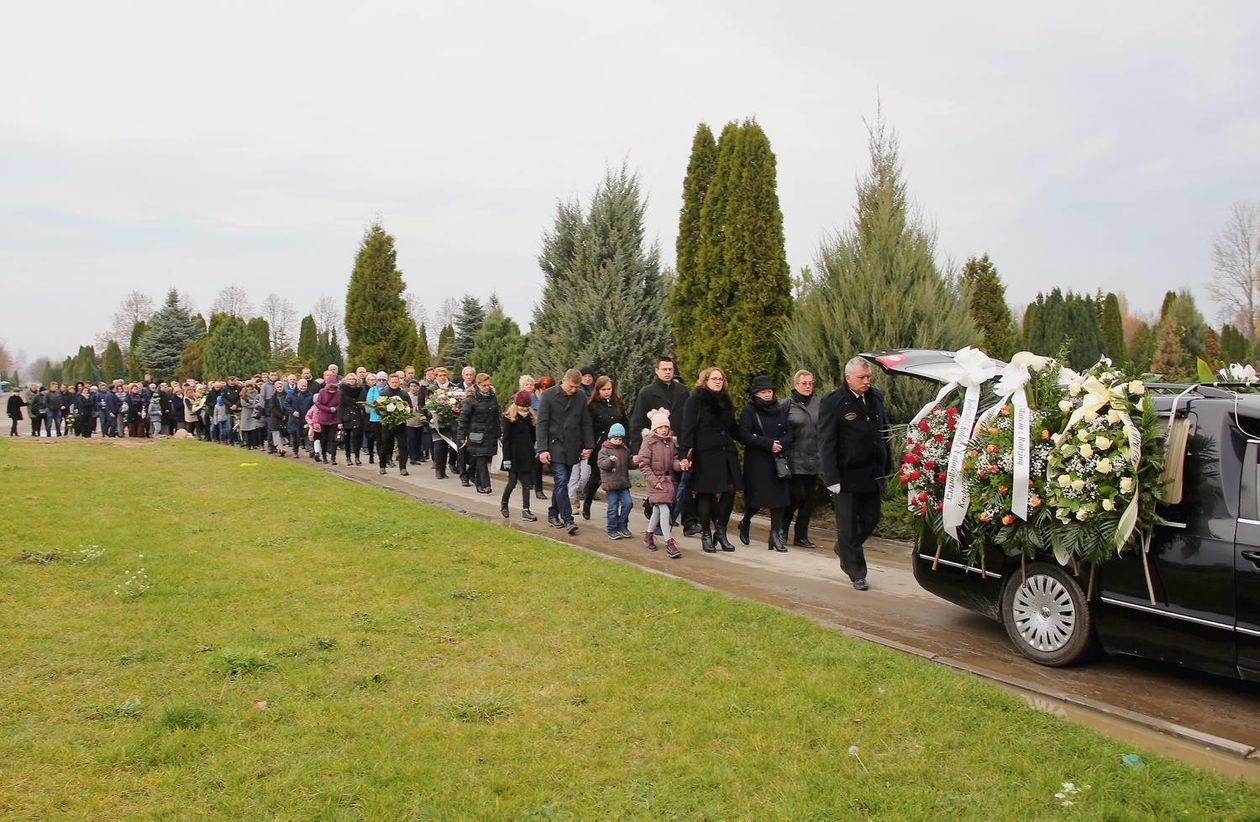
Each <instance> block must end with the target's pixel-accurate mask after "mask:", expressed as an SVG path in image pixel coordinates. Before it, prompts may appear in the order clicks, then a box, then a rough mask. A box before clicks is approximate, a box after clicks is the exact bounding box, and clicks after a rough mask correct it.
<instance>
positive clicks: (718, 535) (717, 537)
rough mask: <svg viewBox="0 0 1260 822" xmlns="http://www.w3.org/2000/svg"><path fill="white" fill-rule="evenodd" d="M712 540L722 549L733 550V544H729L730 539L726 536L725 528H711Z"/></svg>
mask: <svg viewBox="0 0 1260 822" xmlns="http://www.w3.org/2000/svg"><path fill="white" fill-rule="evenodd" d="M713 541H714V542H716V543H717V544H718V546H719V547H721V549H722V550H723V551H734V550H735V546H734V545H731V541H730V540H729V539H727V538H726V528H725V527H723V528H715V529H713Z"/></svg>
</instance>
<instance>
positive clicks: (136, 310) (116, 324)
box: [96, 291, 153, 352]
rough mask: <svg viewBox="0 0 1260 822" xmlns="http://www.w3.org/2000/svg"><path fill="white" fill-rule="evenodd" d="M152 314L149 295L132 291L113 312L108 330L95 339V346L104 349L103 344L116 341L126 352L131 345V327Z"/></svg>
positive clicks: (151, 303) (145, 320) (151, 301)
mask: <svg viewBox="0 0 1260 822" xmlns="http://www.w3.org/2000/svg"><path fill="white" fill-rule="evenodd" d="M152 316H153V300H152V298H150V297H149V295H147V294H144V293H141V292H139V291H132V292H131V293H130V294H128V295H127V296H126V297H123V301H122V303H121V304H119V306H118V310H117V311H115V312H114V316H113V318H112V320H111V323H110V328H109V330H108V331H105V332H102V333H101V334H100V335H99V336H98V337H97V339H96V345H97V347H98V348H99V349H100V350H102V351H104V350H105V346H106V345H108V344H109V341H110V340H113V341H114V342H116V343H118V346H119V347H120V348H121V349H122V350H123V351H124V352H126V350H127V346H129V345H131V329H132V327H133V326H135V324H136V323H138V322H148V319H149V317H152Z"/></svg>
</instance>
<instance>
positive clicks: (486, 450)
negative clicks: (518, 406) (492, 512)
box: [458, 374, 500, 494]
mask: <svg viewBox="0 0 1260 822" xmlns="http://www.w3.org/2000/svg"><path fill="white" fill-rule="evenodd" d="M499 433H500V428H499V400H498V398H497V397H495V395H494V386H493V385H491V384H490V375H489V374H478V375H477V378H476V388H474V389H472V390H470V391H469V392H468V395H467V396H466V397H465V398H464V412H463V414H462V415H461V416H460V418H459V440H458V441H459V443H460V445H461V447H463V449H464V451H465V453H466V454H467V455H468V459H469V461H470V463H471V464H470V465H469V466H468V472H469V473H470V474H472V475H473V479H474V480H475V482H476V485H477V493H478V494H489V493H491V491H490V460H491V459H493V458H494V453H495V452H496V451H498V450H499Z"/></svg>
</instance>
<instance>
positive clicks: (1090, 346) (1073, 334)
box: [1063, 291, 1103, 370]
mask: <svg viewBox="0 0 1260 822" xmlns="http://www.w3.org/2000/svg"><path fill="white" fill-rule="evenodd" d="M1063 307H1064V317H1065V320H1066V324H1067V328H1068V331H1067V334H1066V335H1065V337H1066V338H1067V339H1069V340H1071V343H1070V345H1069V348H1068V361H1069V362H1070V363H1071V365H1072V367H1073V368H1076V369H1078V370H1079V369H1085V368H1089V367H1090V366H1092V365H1094V363H1096V362H1098V358H1099V357H1101V356H1102V354H1103V339H1102V331H1101V329H1099V327H1098V307H1097V305H1096V304H1095V303H1094V300H1093V298H1092V297H1090V296H1089V295H1088V294H1079V295H1078V294H1074V293H1072V292H1071V291H1069V292H1068V295H1067V297H1066V298H1065V299H1064V301H1063Z"/></svg>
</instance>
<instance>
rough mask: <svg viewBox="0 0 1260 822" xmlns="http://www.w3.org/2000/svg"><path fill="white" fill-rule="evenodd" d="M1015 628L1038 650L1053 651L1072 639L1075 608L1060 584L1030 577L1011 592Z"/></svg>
mask: <svg viewBox="0 0 1260 822" xmlns="http://www.w3.org/2000/svg"><path fill="white" fill-rule="evenodd" d="M1011 615H1012V616H1013V617H1014V619H1015V629H1016V630H1017V631H1018V632H1019V635H1020V636H1021V637H1023V639H1024V641H1025V642H1027V643H1028V644H1029V645H1030V646H1032V647H1033V648H1036V649H1037V650H1038V651H1042V652H1050V651H1057V650H1059V649H1060V648H1062V647H1063V646H1064V645H1067V643H1068V641H1069V640H1070V639H1071V638H1072V630H1073V629H1074V628H1075V627H1076V608H1075V606H1073V604H1072V596H1071V594H1069V593H1068V589H1067V588H1066V587H1064V585H1063V583H1061V582H1059V581H1058V580H1057V579H1055V578H1054V577H1051V576H1046V575H1044V574H1037V575H1035V576H1030V577H1029V578H1028V579H1027V580H1026V581H1025V582H1024V584H1023V585H1021V586H1019V588H1017V589H1016V591H1015V601H1014V602H1013V603H1011Z"/></svg>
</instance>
